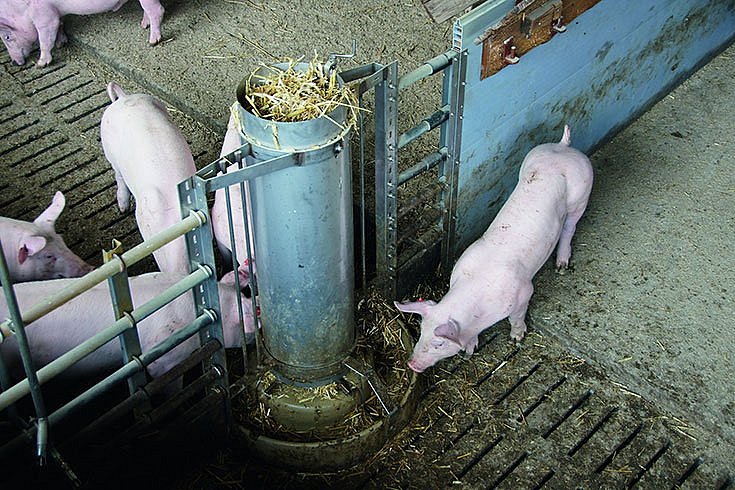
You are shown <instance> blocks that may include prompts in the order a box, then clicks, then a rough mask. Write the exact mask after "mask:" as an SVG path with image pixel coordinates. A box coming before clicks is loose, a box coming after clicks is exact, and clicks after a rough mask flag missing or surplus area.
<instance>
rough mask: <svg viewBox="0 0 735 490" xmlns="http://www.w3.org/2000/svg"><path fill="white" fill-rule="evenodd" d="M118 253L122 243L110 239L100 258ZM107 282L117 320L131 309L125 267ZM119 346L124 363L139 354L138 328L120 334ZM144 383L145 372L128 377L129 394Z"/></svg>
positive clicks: (111, 256) (110, 256)
mask: <svg viewBox="0 0 735 490" xmlns="http://www.w3.org/2000/svg"><path fill="white" fill-rule="evenodd" d="M120 253H122V243H120V242H119V241H118V240H112V249H111V250H103V251H102V260H103V262H104V263H107V262H109V261H111V260H112V259H113V258H114V257H115V256H117V255H119V254H120ZM107 284H108V285H109V287H110V299H112V309H113V312H114V314H115V320H119V319H120V318H122V317H123V316H125V314H126V313H130V312H131V311H133V298H132V295H131V294H130V284H129V282H128V271H127V269H125V270H122V271H120V272H118V273H117V274H115V275H114V276H112V277H109V278H108V279H107ZM120 348H121V349H122V360H123V363H126V362H128V361H130V360H132V359H133V358H134V357H136V356H139V355H140V354H141V352H142V350H141V348H140V338H139V337H138V329H136V328H131V329H128V330H125V331H124V332H123V333H121V334H120ZM144 384H145V374H144V373H142V372H140V373H138V374H136V375H134V376H131V377H130V378H128V389H129V390H130V393H131V394H132V393H135V391H136V390H137V389H138V387H139V386H143V385H144Z"/></svg>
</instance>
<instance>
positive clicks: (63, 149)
mask: <svg viewBox="0 0 735 490" xmlns="http://www.w3.org/2000/svg"><path fill="white" fill-rule="evenodd" d="M1 61H2V65H3V71H2V74H0V76H2V87H3V90H2V91H1V92H0V110H1V111H2V112H1V113H0V114H1V115H0V142H1V143H0V172H2V180H0V213H1V214H2V215H3V216H7V217H11V218H16V219H23V220H28V221H32V220H33V219H34V218H35V217H36V216H37V215H38V214H39V213H40V212H41V211H42V210H43V209H44V208H45V207H46V206H48V204H50V202H51V198H52V197H53V195H54V192H55V191H57V190H60V191H62V192H63V193H64V195H65V196H66V203H67V208H66V210H65V211H64V213H63V214H62V215H61V218H60V219H59V222H58V223H57V231H60V232H62V233H63V235H64V237H65V241H66V243H67V245H68V246H69V247H70V248H71V249H72V250H73V251H74V252H75V253H77V254H78V255H79V256H80V257H82V258H83V259H85V260H87V261H89V262H90V263H91V264H93V265H99V263H100V261H101V254H100V250H101V249H102V248H105V247H109V246H110V240H111V239H112V238H117V239H118V240H121V241H122V242H123V244H124V245H125V246H126V248H130V247H132V246H134V245H136V244H137V243H139V242H140V240H141V238H140V235H139V233H138V229H137V227H136V224H135V219H134V216H133V214H132V213H126V214H121V213H120V212H119V210H118V209H117V205H116V200H115V189H116V185H115V178H114V172H113V171H112V168H111V167H110V164H109V163H108V162H107V160H106V159H105V157H104V153H103V151H102V145H101V144H100V140H99V124H100V119H101V117H102V113H103V112H104V109H105V107H107V105H108V104H109V103H110V100H109V98H108V96H107V93H106V90H105V88H106V82H107V80H105V79H104V78H100V77H99V76H96V75H97V73H96V72H95V70H91V69H90V64H92V63H93V62H92V61H90V60H88V59H83V58H79V57H77V58H75V59H73V60H72V59H67V60H63V59H62V60H60V61H58V62H56V61H55V62H54V63H53V64H52V65H51V66H49V67H48V68H45V69H38V68H36V67H35V66H34V65H33V64H31V63H27V64H26V65H25V66H23V67H18V66H14V65H11V64H10V63H9V58H8V57H7V54H3V57H2V58H1ZM116 80H119V81H120V83H122V84H123V86H124V87H125V88H126V89H127V90H128V91H129V92H135V91H139V89H138V88H137V87H136V86H135V84H132V83H131V82H129V81H126V80H124V79H123V78H122V77H120V76H116ZM173 115H174V119H175V120H176V121H177V123H179V124H183V125H185V126H186V129H187V130H189V131H188V134H186V136H187V138H188V140H189V142H190V145H191V147H192V153H193V154H194V157H195V161H196V162H197V165H198V166H202V165H205V164H207V163H209V162H210V161H212V160H213V159H214V158H216V156H217V154H218V151H217V144H218V141H219V140H220V138H219V137H218V136H217V135H216V134H214V133H213V132H211V131H209V130H207V129H206V128H204V127H203V126H200V125H197V124H195V123H193V122H191V121H190V120H187V118H186V117H185V116H183V115H182V114H181V113H178V112H174V114H173ZM191 129H194V130H195V131H194V134H192V132H191ZM133 143H134V142H131V144H133ZM153 267H154V264H153V262H152V260H149V261H146V262H145V263H143V264H141V266H139V267H138V268H137V271H138V272H142V271H144V270H152V269H153ZM134 270H135V269H134Z"/></svg>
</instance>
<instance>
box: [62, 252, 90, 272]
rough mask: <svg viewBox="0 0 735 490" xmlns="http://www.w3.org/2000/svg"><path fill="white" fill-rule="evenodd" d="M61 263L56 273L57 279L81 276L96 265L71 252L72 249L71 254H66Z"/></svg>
mask: <svg viewBox="0 0 735 490" xmlns="http://www.w3.org/2000/svg"><path fill="white" fill-rule="evenodd" d="M59 265H60V267H59V268H58V269H57V270H56V274H54V278H55V279H62V278H64V277H81V276H83V275H85V274H87V273H89V272H92V271H93V270H94V267H92V266H91V265H89V264H88V263H86V262H85V261H83V260H82V259H81V258H79V257H78V256H76V255H74V254H73V253H71V251H70V255H68V256H65V257H64V258H63V259H62V260H61V263H60V264H59Z"/></svg>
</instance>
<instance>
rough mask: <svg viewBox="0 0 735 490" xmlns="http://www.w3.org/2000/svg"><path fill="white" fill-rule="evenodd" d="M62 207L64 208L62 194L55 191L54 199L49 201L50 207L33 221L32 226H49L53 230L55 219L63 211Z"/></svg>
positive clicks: (64, 203) (64, 201) (64, 200)
mask: <svg viewBox="0 0 735 490" xmlns="http://www.w3.org/2000/svg"><path fill="white" fill-rule="evenodd" d="M64 206H66V199H65V198H64V194H62V193H61V192H60V191H56V194H54V199H53V200H52V201H51V205H50V206H49V207H47V208H46V210H45V211H44V212H43V213H41V214H40V215H39V216H38V218H36V219H35V220H34V221H33V224H35V225H38V226H51V228H53V227H54V224H55V223H56V219H57V218H58V217H59V215H60V214H61V212H62V211H63V210H64Z"/></svg>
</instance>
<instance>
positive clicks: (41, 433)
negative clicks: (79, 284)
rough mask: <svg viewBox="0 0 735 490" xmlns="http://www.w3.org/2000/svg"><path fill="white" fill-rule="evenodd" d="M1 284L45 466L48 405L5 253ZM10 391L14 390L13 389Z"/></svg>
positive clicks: (0, 269)
mask: <svg viewBox="0 0 735 490" xmlns="http://www.w3.org/2000/svg"><path fill="white" fill-rule="evenodd" d="M2 249H3V246H2V242H0V251H2ZM0 282H2V284H3V292H4V293H5V303H6V304H7V306H8V313H10V318H12V320H13V324H14V325H15V327H16V340H17V342H18V350H19V351H20V357H21V361H22V362H23V369H24V370H25V373H26V380H27V382H28V386H29V389H30V391H31V398H32V399H33V407H34V408H35V410H36V418H37V420H36V423H37V424H38V427H39V430H38V438H37V439H36V456H37V457H38V461H39V464H41V465H44V464H45V461H46V445H47V443H48V425H47V422H48V421H47V420H46V404H45V403H44V401H43V394H42V393H41V384H40V382H39V380H38V376H37V373H36V367H35V366H34V364H33V355H32V354H31V348H30V346H29V345H28V337H27V336H26V331H25V326H24V324H23V320H22V319H21V315H20V309H19V308H18V300H17V298H16V297H15V291H14V290H13V283H12V281H11V279H10V273H9V271H8V264H7V262H6V261H5V254H4V253H0ZM9 389H12V387H11V388H9ZM6 391H7V390H5V391H3V393H2V394H3V395H4V394H5V393H6ZM2 408H5V407H2ZM0 409H1V408H0Z"/></svg>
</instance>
